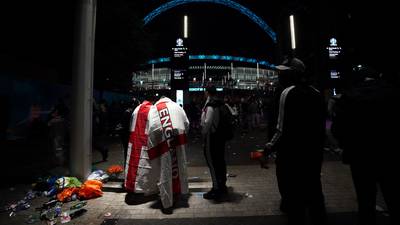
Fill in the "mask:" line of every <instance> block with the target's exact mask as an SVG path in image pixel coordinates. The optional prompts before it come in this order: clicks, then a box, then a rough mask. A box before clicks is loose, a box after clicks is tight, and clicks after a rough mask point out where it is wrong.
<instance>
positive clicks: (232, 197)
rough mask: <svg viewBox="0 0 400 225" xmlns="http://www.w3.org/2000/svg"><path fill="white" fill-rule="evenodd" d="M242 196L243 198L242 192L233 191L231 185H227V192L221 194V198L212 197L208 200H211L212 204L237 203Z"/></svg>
mask: <svg viewBox="0 0 400 225" xmlns="http://www.w3.org/2000/svg"><path fill="white" fill-rule="evenodd" d="M243 198H244V195H243V194H242V193H238V192H235V191H234V189H233V187H228V193H227V194H226V195H224V196H222V197H221V198H218V199H213V200H209V201H211V203H214V204H221V203H225V202H231V203H235V204H238V203H240V202H241V201H242V200H243Z"/></svg>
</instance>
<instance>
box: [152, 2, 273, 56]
mask: <svg viewBox="0 0 400 225" xmlns="http://www.w3.org/2000/svg"><path fill="white" fill-rule="evenodd" d="M155 2H161V1H153V4H151V5H150V6H148V7H146V8H147V10H148V11H150V9H154V8H156V7H157V6H156V5H157V4H156V3H155ZM257 2H258V3H257ZM240 3H241V4H242V5H243V6H245V7H247V8H248V9H250V10H251V11H253V12H254V13H255V14H257V15H258V16H260V17H261V18H263V19H264V21H265V22H266V23H267V24H268V25H269V26H270V27H271V28H272V29H274V30H275V28H276V25H275V24H274V23H273V19H274V16H275V15H273V13H272V12H273V10H271V7H269V6H268V5H267V4H266V3H265V1H241V2H240ZM185 14H187V15H188V16H189V39H190V46H189V47H190V50H191V52H192V53H193V54H227V55H239V56H245V57H257V58H264V59H270V58H271V56H272V55H273V54H274V51H275V47H276V45H275V44H274V43H273V41H272V39H271V38H270V37H269V36H268V35H267V34H266V33H265V32H264V31H263V30H262V29H261V28H260V27H259V26H258V25H257V24H255V23H254V22H253V21H251V20H250V19H249V18H248V17H247V16H245V15H243V14H241V13H239V12H238V11H237V10H234V9H231V8H229V7H226V6H223V5H217V4H212V3H192V4H187V5H182V6H178V7H175V8H173V9H171V10H169V11H166V12H165V13H163V14H161V15H160V16H158V17H156V18H155V19H154V20H153V21H151V22H150V23H149V24H148V25H147V29H149V30H151V31H157V32H158V33H159V35H160V37H158V40H157V45H156V48H157V49H158V50H159V51H158V53H159V54H161V55H162V54H163V53H164V55H165V54H166V53H167V52H168V51H169V49H170V47H171V45H172V44H174V40H175V39H176V37H178V36H179V35H182V32H183V31H182V29H183V15H185Z"/></svg>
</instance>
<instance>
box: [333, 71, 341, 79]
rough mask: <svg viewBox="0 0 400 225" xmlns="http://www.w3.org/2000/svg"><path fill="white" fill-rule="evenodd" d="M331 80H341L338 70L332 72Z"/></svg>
mask: <svg viewBox="0 0 400 225" xmlns="http://www.w3.org/2000/svg"><path fill="white" fill-rule="evenodd" d="M331 78H332V79H338V78H340V72H339V71H336V70H331Z"/></svg>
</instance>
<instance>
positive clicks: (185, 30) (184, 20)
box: [183, 15, 188, 38]
mask: <svg viewBox="0 0 400 225" xmlns="http://www.w3.org/2000/svg"><path fill="white" fill-rule="evenodd" d="M183 26H184V27H183V37H184V38H188V16H186V15H185V16H184V17H183Z"/></svg>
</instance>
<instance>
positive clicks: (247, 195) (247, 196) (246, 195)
mask: <svg viewBox="0 0 400 225" xmlns="http://www.w3.org/2000/svg"><path fill="white" fill-rule="evenodd" d="M244 196H245V197H246V198H252V197H253V195H251V194H249V193H247V192H246V193H245V194H244Z"/></svg>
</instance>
